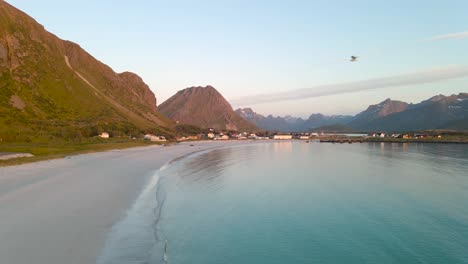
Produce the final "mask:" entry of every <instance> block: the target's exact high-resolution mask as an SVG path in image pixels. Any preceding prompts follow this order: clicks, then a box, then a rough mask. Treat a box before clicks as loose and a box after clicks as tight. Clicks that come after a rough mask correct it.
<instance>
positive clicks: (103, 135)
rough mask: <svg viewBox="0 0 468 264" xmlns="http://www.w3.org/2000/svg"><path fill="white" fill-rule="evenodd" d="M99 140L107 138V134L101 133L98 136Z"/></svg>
mask: <svg viewBox="0 0 468 264" xmlns="http://www.w3.org/2000/svg"><path fill="white" fill-rule="evenodd" d="M99 137H100V138H109V137H110V136H109V133H107V132H102V133H101V134H100V135H99Z"/></svg>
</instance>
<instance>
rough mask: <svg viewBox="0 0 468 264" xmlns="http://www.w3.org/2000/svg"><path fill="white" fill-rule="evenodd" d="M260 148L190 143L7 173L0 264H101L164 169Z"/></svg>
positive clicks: (0, 196) (0, 194) (1, 199)
mask: <svg viewBox="0 0 468 264" xmlns="http://www.w3.org/2000/svg"><path fill="white" fill-rule="evenodd" d="M256 143H259V142H255V141H254V142H251V141H228V142H213V141H204V142H186V143H180V144H176V145H171V146H148V147H136V148H129V149H123V150H112V151H106V152H96V153H90V154H84V155H77V156H71V157H68V158H66V159H54V160H47V161H40V162H36V163H29V164H23V165H16V166H9V167H0V183H1V184H0V219H2V221H0V236H1V237H2V239H1V241H0V262H2V263H3V262H5V263H9V264H16V263H18V264H21V263H38V264H40V263H47V264H54V263H70V264H73V263H76V264H81V263H95V262H96V260H97V258H98V257H99V254H100V253H101V251H102V250H103V249H104V246H105V243H106V239H107V236H108V235H109V234H110V231H111V229H112V227H113V226H114V225H115V224H116V223H118V222H119V221H120V220H122V219H123V218H124V217H125V215H126V213H127V210H129V209H130V208H131V207H132V205H133V204H134V203H135V201H136V199H137V198H138V197H139V195H140V194H141V192H142V190H143V189H144V188H145V186H147V184H148V183H149V180H150V179H151V177H152V176H153V175H154V173H155V172H156V171H157V170H158V169H159V168H161V166H163V165H164V164H167V163H169V162H171V161H173V160H177V159H178V158H183V157H185V156H188V155H190V154H193V153H195V152H199V151H209V150H212V149H217V148H224V147H232V146H240V145H248V144H256ZM191 145H193V146H191Z"/></svg>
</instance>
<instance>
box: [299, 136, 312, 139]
mask: <svg viewBox="0 0 468 264" xmlns="http://www.w3.org/2000/svg"><path fill="white" fill-rule="evenodd" d="M299 139H300V140H309V139H310V137H309V136H304V135H302V136H299Z"/></svg>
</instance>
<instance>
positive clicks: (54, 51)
mask: <svg viewBox="0 0 468 264" xmlns="http://www.w3.org/2000/svg"><path fill="white" fill-rule="evenodd" d="M12 102H21V106H22V107H17V106H18V103H12ZM0 103H1V104H0V124H3V125H4V126H3V127H2V128H1V129H0V137H2V138H11V131H12V130H15V131H20V133H29V134H33V135H34V131H36V129H35V128H37V126H39V127H46V129H45V130H46V131H47V130H55V129H54V127H56V128H57V129H63V128H64V127H69V126H75V128H79V129H85V128H87V127H93V126H105V125H106V124H107V125H108V126H110V127H121V128H122V129H127V130H128V129H149V128H155V127H161V126H163V127H166V126H170V125H171V122H170V121H169V120H168V119H166V118H164V117H163V116H162V115H160V114H159V113H158V111H157V108H156V98H155V95H154V94H153V92H152V91H151V90H150V89H149V87H148V86H147V85H146V84H145V83H144V82H143V80H142V79H141V78H140V77H138V76H137V75H135V74H133V73H128V72H125V73H121V74H118V73H115V72H114V71H113V70H112V69H111V68H110V67H108V66H107V65H105V64H103V63H101V62H100V61H98V60H97V59H95V58H94V57H92V56H91V55H90V54H88V53H87V52H86V51H84V50H83V49H82V48H81V47H80V46H79V45H77V44H75V43H72V42H69V41H64V40H61V39H59V38H58V37H56V36H55V35H53V34H51V33H49V32H47V31H46V30H45V29H44V27H43V26H41V25H40V24H39V23H37V22H36V21H35V20H34V19H32V18H31V17H29V16H28V15H26V14H24V13H23V12H21V11H19V10H17V9H16V8H14V7H12V6H11V5H9V4H8V3H6V2H4V1H0ZM9 128H10V129H9ZM85 130H86V129H85ZM6 134H8V135H6ZM58 136H60V135H58Z"/></svg>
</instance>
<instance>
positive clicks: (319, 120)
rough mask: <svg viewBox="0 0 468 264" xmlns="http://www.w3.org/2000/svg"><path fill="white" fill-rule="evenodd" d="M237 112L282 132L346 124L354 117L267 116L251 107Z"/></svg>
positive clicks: (318, 115) (267, 127)
mask: <svg viewBox="0 0 468 264" xmlns="http://www.w3.org/2000/svg"><path fill="white" fill-rule="evenodd" d="M236 113H237V114H239V115H240V116H242V117H243V118H245V119H246V120H248V121H251V122H252V123H254V124H255V125H257V126H258V127H259V128H261V129H264V130H271V131H275V130H277V131H281V132H291V131H295V132H297V131H308V130H311V129H313V128H317V127H321V126H328V125H335V124H346V123H348V122H349V121H350V120H351V119H352V116H340V115H336V116H326V115H323V114H312V115H311V116H310V117H309V118H308V119H302V118H298V117H292V116H290V115H287V116H284V117H280V116H277V117H274V116H272V115H268V116H266V117H265V116H263V115H260V114H257V113H255V112H254V111H253V110H252V109H251V108H240V109H237V110H236Z"/></svg>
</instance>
